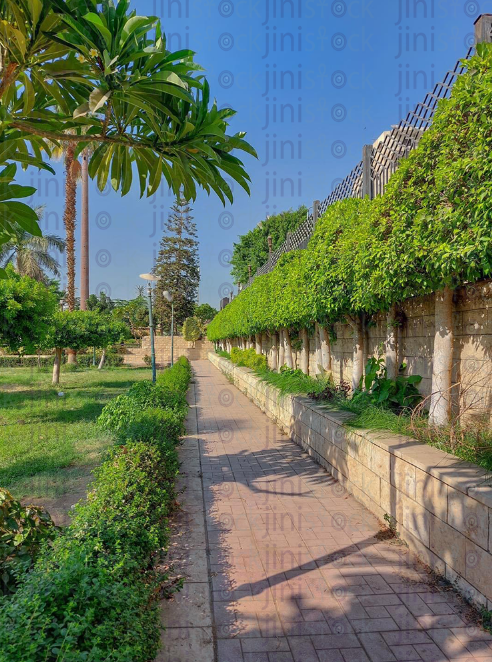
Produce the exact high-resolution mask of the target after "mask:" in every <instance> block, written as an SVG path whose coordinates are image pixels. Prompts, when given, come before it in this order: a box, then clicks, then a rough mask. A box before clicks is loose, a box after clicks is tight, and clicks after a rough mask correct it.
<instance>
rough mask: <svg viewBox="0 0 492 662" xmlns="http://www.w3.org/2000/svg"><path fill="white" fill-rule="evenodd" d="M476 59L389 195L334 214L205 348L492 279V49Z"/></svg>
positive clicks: (242, 300)
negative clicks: (491, 108)
mask: <svg viewBox="0 0 492 662" xmlns="http://www.w3.org/2000/svg"><path fill="white" fill-rule="evenodd" d="M477 50H478V54H477V55H475V56H474V57H472V58H471V59H470V60H469V61H467V62H466V63H464V66H465V67H466V68H467V71H466V73H464V74H463V75H461V76H460V77H458V79H457V81H456V83H455V85H454V87H453V90H452V94H451V97H450V98H449V99H443V100H441V101H440V102H439V105H438V108H437V110H436V113H435V115H434V118H433V123H432V127H431V128H430V129H429V130H428V131H427V132H426V133H425V134H424V135H423V136H422V139H421V140H420V143H419V145H418V147H417V148H416V149H415V150H413V151H412V152H411V153H410V155H409V157H408V158H406V159H404V160H403V161H402V162H401V164H400V166H399V168H398V170H397V171H396V173H395V174H394V175H393V177H392V178H391V180H390V182H389V184H388V186H387V187H386V191H385V193H384V195H383V196H381V197H379V198H376V199H375V200H373V201H369V200H368V199H366V200H357V199H348V200H344V201H342V202H339V203H336V204H334V205H331V206H330V207H328V209H327V210H326V212H325V214H324V215H323V217H322V218H321V219H320V220H319V222H318V223H317V225H316V229H315V232H314V234H313V236H312V237H311V239H310V241H309V245H308V248H307V249H306V250H297V251H292V252H291V253H288V254H285V255H283V256H282V257H281V258H280V260H279V261H278V263H277V265H276V267H275V268H274V269H273V271H272V272H271V273H268V274H265V275H263V276H260V277H258V278H256V279H255V280H254V282H253V284H252V285H251V286H250V287H248V288H247V289H246V290H244V291H243V292H241V293H240V294H239V295H238V296H237V297H236V298H235V299H234V300H233V301H232V302H231V303H229V304H228V305H227V306H226V307H225V308H224V309H223V310H222V311H221V312H220V313H219V314H218V315H217V316H216V317H215V318H214V319H213V320H212V322H211V323H210V324H209V326H208V328H207V336H208V338H209V340H212V341H217V340H221V339H224V338H232V337H241V336H248V335H250V334H254V333H260V332H263V331H267V330H271V331H273V330H276V329H280V328H282V327H285V328H290V329H293V330H294V331H295V330H297V329H300V328H302V327H304V328H312V327H313V326H314V323H315V322H318V323H320V324H324V325H331V324H334V323H336V322H339V321H345V320H346V318H347V316H348V315H359V314H361V313H363V312H365V313H368V314H372V313H376V312H378V311H384V310H388V309H389V308H390V306H391V305H392V304H398V303H400V302H401V301H403V300H404V299H406V298H409V297H415V296H422V295H425V294H428V293H431V292H434V291H438V290H441V289H443V288H444V287H451V288H456V287H458V286H460V285H463V284H465V283H468V282H475V281H477V280H479V279H481V278H486V277H489V276H490V275H492V206H491V204H490V201H491V199H492V150H491V149H490V146H491V136H492V114H491V113H489V112H488V108H489V107H490V104H491V102H492V45H491V44H482V45H479V46H478V48H477Z"/></svg>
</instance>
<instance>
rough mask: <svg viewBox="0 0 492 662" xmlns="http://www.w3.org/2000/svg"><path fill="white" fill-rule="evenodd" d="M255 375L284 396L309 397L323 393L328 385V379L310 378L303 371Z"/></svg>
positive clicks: (263, 371)
mask: <svg viewBox="0 0 492 662" xmlns="http://www.w3.org/2000/svg"><path fill="white" fill-rule="evenodd" d="M255 374H256V375H257V376H258V377H259V378H260V379H261V380H262V381H263V382H266V383H267V384H271V385H272V386H275V387H276V388H278V389H279V391H280V392H281V393H282V395H286V394H288V393H290V394H292V395H307V394H308V393H321V391H323V389H324V388H325V387H326V385H327V381H328V380H327V379H325V378H320V379H315V378H314V377H308V375H305V374H304V373H303V372H302V371H301V370H286V371H285V372H272V371H271V370H268V369H266V370H255Z"/></svg>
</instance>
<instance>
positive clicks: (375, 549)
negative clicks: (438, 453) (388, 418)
mask: <svg viewBox="0 0 492 662" xmlns="http://www.w3.org/2000/svg"><path fill="white" fill-rule="evenodd" d="M196 367H197V370H198V378H197V380H196V381H197V387H196V390H197V396H198V403H197V409H198V421H199V423H198V424H199V429H198V435H199V437H200V445H201V458H202V475H203V486H204V495H205V505H206V524H207V531H208V540H209V546H210V570H211V577H212V578H211V581H212V588H213V608H214V624H215V629H216V632H217V637H218V639H219V640H222V639H226V640H230V639H238V638H240V639H241V646H243V648H242V650H243V651H249V650H250V651H253V652H254V650H256V649H254V648H253V646H254V640H256V639H257V638H260V637H261V638H262V639H265V638H271V639H272V641H271V642H270V644H271V645H272V646H273V645H275V646H277V648H273V649H268V651H277V650H278V651H285V652H286V653H288V652H289V651H292V653H295V655H297V657H299V658H300V659H306V660H307V659H311V657H312V659H316V658H315V655H316V653H315V649H316V650H323V651H325V650H335V649H338V650H341V649H349V648H350V649H352V648H353V649H360V652H359V651H357V652H354V657H353V659H367V658H366V653H367V654H369V657H370V658H371V660H373V661H374V662H375V661H376V660H383V659H384V660H394V659H395V658H394V654H393V651H392V649H391V646H401V645H406V646H412V645H413V644H414V643H415V644H416V645H419V646H424V647H426V649H425V652H426V654H428V655H434V657H433V658H432V659H447V657H446V656H445V653H444V652H443V650H446V646H447V645H448V644H447V642H449V645H450V646H455V650H458V651H459V652H461V653H463V655H467V656H468V657H470V656H471V652H470V650H469V649H468V648H467V647H466V645H465V643H466V642H462V641H461V640H458V639H457V637H456V636H455V635H454V634H453V633H452V632H451V630H450V629H449V628H451V627H453V628H458V629H461V630H460V631H461V632H465V631H467V630H466V628H467V627H468V626H471V625H473V626H474V627H475V625H476V620H474V617H473V615H472V616H469V615H468V613H464V612H463V609H464V607H463V602H462V600H461V599H460V597H459V596H458V595H457V594H456V593H455V592H454V591H452V590H449V587H445V590H442V587H440V586H438V585H437V583H436V582H435V580H434V578H433V577H432V576H431V575H429V572H428V570H427V569H426V568H424V567H423V566H422V565H421V564H420V563H418V562H417V560H416V558H415V557H414V556H413V555H412V554H411V553H410V552H409V550H408V548H406V547H405V546H404V545H401V544H399V543H398V541H396V542H388V541H384V540H382V539H381V537H380V535H379V526H378V523H377V521H376V518H375V517H374V516H373V515H372V514H371V513H370V512H369V511H367V510H366V509H365V507H364V506H362V505H361V504H360V503H358V502H356V501H355V499H354V498H353V497H352V496H351V495H349V493H348V492H346V490H345V489H344V487H343V486H342V485H341V484H340V483H339V482H337V481H336V480H335V479H334V478H333V477H332V476H331V475H330V474H328V473H327V472H326V471H325V470H323V469H322V468H321V467H320V466H318V465H317V464H315V462H314V460H313V459H312V458H311V457H309V456H308V455H307V454H306V453H305V452H303V451H302V449H301V448H300V447H299V446H298V445H297V444H295V443H294V442H293V441H291V440H290V439H287V438H286V437H285V436H284V435H281V434H280V433H275V432H274V431H275V429H276V428H275V427H274V424H273V423H272V422H271V421H269V420H268V419H266V417H265V418H264V422H263V424H259V425H258V426H254V425H253V428H254V429H253V430H251V431H250V432H248V430H250V428H251V426H252V417H251V415H250V411H249V409H248V408H247V407H246V406H245V405H246V404H247V403H248V401H247V399H246V396H244V395H240V394H239V391H237V389H235V388H234V387H228V386H227V385H226V384H224V385H223V386H222V385H221V386H220V387H216V388H215V391H213V390H212V388H213V387H212V386H209V385H208V383H207V386H206V387H203V388H202V387H200V381H201V374H202V372H204V373H205V375H207V373H208V374H210V370H214V368H213V367H212V366H209V367H207V366H205V365H203V366H202V364H200V365H199V366H196ZM220 388H222V390H224V389H226V388H231V389H233V391H232V393H233V404H232V405H231V406H230V407H224V406H222V407H221V406H220V398H219V394H218V392H217V390H220ZM243 398H244V400H243ZM217 402H218V403H219V404H217ZM248 404H249V403H248ZM222 416H223V417H222ZM253 418H254V419H256V418H257V417H256V416H253ZM232 420H234V422H235V425H233V424H232V423H231V421H232ZM268 435H270V439H269V440H268V441H267V443H266V444H265V437H267V436H268ZM261 440H262V441H263V444H262V445H263V447H261V445H259V444H257V443H256V442H257V441H261ZM333 441H334V442H335V443H333V444H331V445H333V446H334V447H335V449H336V448H337V447H336V441H339V442H340V440H339V439H338V440H335V439H334V440H333ZM340 443H341V442H340ZM404 445H405V442H404V440H403V438H402V446H404ZM415 445H419V446H420V444H415ZM265 446H266V447H265ZM327 446H330V444H327ZM313 455H314V457H316V459H318V456H317V455H316V454H315V453H314V454H313ZM346 468H347V467H346ZM475 616H476V615H475ZM287 637H289V639H287ZM473 638H474V639H475V643H474V644H473V645H476V646H478V645H479V644H477V643H476V642H481V641H482V640H483V642H485V643H484V645H485V646H488V643H486V642H487V641H488V640H489V638H490V636H489V635H487V634H486V633H483V632H481V631H480V630H478V629H476V628H475V629H474V633H473ZM471 639H472V637H470V641H471ZM273 640H274V641H273ZM248 642H251V643H250V644H248ZM439 643H441V645H442V646H443V648H441V649H440V648H439V647H438V644H439ZM249 645H250V646H251V648H248V646H249ZM265 645H266V644H265ZM296 646H298V648H295V647H296ZM302 646H304V648H302ZM460 646H461V648H460ZM301 649H302V650H301ZM262 650H263V649H262ZM411 652H412V654H414V655H416V651H415V650H413V649H412V651H411ZM394 653H395V654H396V651H394ZM338 654H339V653H338ZM310 655H311V657H309V656H310ZM334 655H335V659H338V658H336V654H335V653H334ZM305 656H306V657H305ZM357 656H358V657H357ZM436 656H440V657H439V658H438V657H436ZM265 659H266V658H265ZM326 659H330V658H329V657H327V658H326ZM340 659H341V658H340Z"/></svg>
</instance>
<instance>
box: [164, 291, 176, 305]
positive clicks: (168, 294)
mask: <svg viewBox="0 0 492 662" xmlns="http://www.w3.org/2000/svg"><path fill="white" fill-rule="evenodd" d="M162 294H163V296H164V297H165V298H166V299H167V300H168V301H169V303H171V302H172V300H173V299H174V297H173V295H172V294H171V292H169V291H168V290H165V291H164V292H163V293H162Z"/></svg>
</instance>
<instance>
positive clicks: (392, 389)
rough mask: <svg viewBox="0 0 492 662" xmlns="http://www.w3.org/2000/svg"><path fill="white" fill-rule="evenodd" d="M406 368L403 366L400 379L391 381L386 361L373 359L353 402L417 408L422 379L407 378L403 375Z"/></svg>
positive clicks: (416, 377) (397, 407)
mask: <svg viewBox="0 0 492 662" xmlns="http://www.w3.org/2000/svg"><path fill="white" fill-rule="evenodd" d="M405 368H406V365H405V364H403V365H402V366H401V368H400V374H399V375H398V377H397V378H396V379H389V378H388V373H387V370H386V366H385V362H384V359H383V358H381V357H378V358H374V357H371V358H370V359H369V360H368V362H367V365H366V370H365V376H364V377H362V378H361V381H360V385H359V388H358V390H357V391H355V393H354V395H353V398H352V399H353V401H354V402H357V401H359V400H364V401H368V402H370V403H372V404H375V405H381V406H383V407H391V408H394V409H404V408H407V407H410V408H413V407H415V405H416V404H417V403H418V402H419V400H420V399H421V395H420V393H419V391H418V389H417V384H420V382H421V381H422V377H421V376H420V375H411V376H409V377H405V376H404V375H403V374H401V373H403V371H404V370H405Z"/></svg>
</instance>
